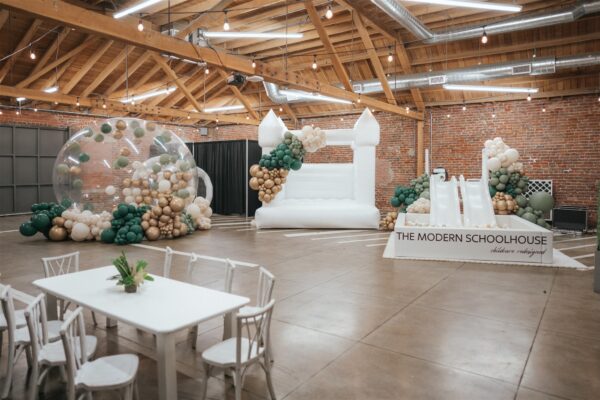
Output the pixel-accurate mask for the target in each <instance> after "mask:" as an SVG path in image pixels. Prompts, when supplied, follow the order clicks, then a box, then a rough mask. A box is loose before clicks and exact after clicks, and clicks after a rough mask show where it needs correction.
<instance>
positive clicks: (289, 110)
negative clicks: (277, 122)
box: [281, 104, 298, 126]
mask: <svg viewBox="0 0 600 400" xmlns="http://www.w3.org/2000/svg"><path fill="white" fill-rule="evenodd" d="M281 108H283V110H284V111H285V113H286V114H287V115H288V116H289V117H290V119H291V120H292V122H294V126H298V116H297V115H296V113H295V112H294V110H292V107H291V106H290V105H289V104H282V105H281Z"/></svg>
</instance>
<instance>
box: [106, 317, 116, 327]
mask: <svg viewBox="0 0 600 400" xmlns="http://www.w3.org/2000/svg"><path fill="white" fill-rule="evenodd" d="M106 327H107V328H116V327H117V320H116V319H112V318H109V317H106Z"/></svg>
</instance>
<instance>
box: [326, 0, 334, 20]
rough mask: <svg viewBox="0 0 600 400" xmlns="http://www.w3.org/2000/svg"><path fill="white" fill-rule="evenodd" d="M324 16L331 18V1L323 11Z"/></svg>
mask: <svg viewBox="0 0 600 400" xmlns="http://www.w3.org/2000/svg"><path fill="white" fill-rule="evenodd" d="M325 18H327V19H331V18H333V9H332V8H331V3H329V5H328V6H327V11H326V12H325Z"/></svg>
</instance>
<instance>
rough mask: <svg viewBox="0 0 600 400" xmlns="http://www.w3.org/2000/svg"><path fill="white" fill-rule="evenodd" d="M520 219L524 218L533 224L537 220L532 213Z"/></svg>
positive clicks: (527, 213)
mask: <svg viewBox="0 0 600 400" xmlns="http://www.w3.org/2000/svg"><path fill="white" fill-rule="evenodd" d="M521 218H524V219H526V220H527V221H529V222H533V223H534V224H535V223H536V222H537V219H538V218H537V216H536V215H535V214H534V213H530V212H526V213H525V214H523V215H521Z"/></svg>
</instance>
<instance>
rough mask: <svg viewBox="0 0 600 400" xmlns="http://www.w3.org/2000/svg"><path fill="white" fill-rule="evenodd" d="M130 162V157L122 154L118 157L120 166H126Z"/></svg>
mask: <svg viewBox="0 0 600 400" xmlns="http://www.w3.org/2000/svg"><path fill="white" fill-rule="evenodd" d="M128 164H129V159H128V158H127V157H123V156H120V157H119V158H117V165H118V166H119V168H125V167H126V166H127V165H128Z"/></svg>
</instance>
